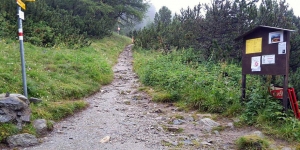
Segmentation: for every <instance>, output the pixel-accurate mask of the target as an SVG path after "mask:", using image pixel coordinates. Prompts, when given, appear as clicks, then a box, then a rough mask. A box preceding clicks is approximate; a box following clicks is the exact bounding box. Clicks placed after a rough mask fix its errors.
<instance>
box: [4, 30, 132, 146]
mask: <svg viewBox="0 0 300 150" xmlns="http://www.w3.org/2000/svg"><path fill="white" fill-rule="evenodd" d="M130 42H131V40H130V39H129V38H126V37H123V36H119V35H117V34H113V35H112V36H111V37H106V38H104V39H101V40H94V41H93V43H92V45H91V46H89V47H85V48H81V49H67V48H64V47H55V48H42V47H36V46H33V45H31V44H29V43H26V42H25V44H24V46H25V61H26V73H27V87H28V97H36V98H40V99H42V100H43V102H42V103H40V104H32V105H31V109H32V117H31V119H32V120H33V119H37V118H44V119H47V120H55V121H57V120H60V119H62V118H64V117H66V116H68V115H72V114H73V113H74V112H76V111H79V110H82V109H84V108H85V107H86V106H87V103H86V102H85V101H83V100H82V98H83V97H85V96H88V95H91V94H93V93H95V92H96V91H98V90H99V89H100V88H101V86H102V85H105V84H108V83H110V82H111V81H112V80H113V71H112V66H113V65H114V64H115V63H116V62H117V58H118V55H119V54H120V52H121V51H122V50H123V48H124V47H125V46H126V45H128V44H129V43H130ZM0 49H1V51H0V55H1V57H0V62H1V64H0V93H6V92H10V93H21V94H23V89H22V74H21V67H20V66H21V65H20V64H21V62H20V52H19V42H18V41H12V40H7V39H2V38H1V39H0ZM19 132H27V133H34V129H32V126H31V125H28V126H26V127H24V129H23V131H16V130H15V127H14V125H12V124H0V137H1V138H0V141H1V140H2V139H4V138H5V137H7V136H9V135H12V134H15V133H19Z"/></svg>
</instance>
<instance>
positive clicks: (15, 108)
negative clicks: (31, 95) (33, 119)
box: [0, 94, 31, 128]
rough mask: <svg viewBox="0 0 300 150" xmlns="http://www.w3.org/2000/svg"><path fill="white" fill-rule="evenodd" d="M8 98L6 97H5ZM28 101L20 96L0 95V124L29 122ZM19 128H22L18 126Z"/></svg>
mask: <svg viewBox="0 0 300 150" xmlns="http://www.w3.org/2000/svg"><path fill="white" fill-rule="evenodd" d="M7 96H8V97H7ZM28 103H29V101H28V99H27V98H26V97H25V96H23V95H21V94H9V95H7V94H1V95H0V122H1V123H7V122H14V121H17V122H18V123H19V124H22V122H30V115H31V110H30V108H29V105H28ZM19 127H20V128H21V127H22V126H21V125H19Z"/></svg>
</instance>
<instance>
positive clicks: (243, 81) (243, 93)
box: [241, 74, 246, 103]
mask: <svg viewBox="0 0 300 150" xmlns="http://www.w3.org/2000/svg"><path fill="white" fill-rule="evenodd" d="M245 99H246V75H245V74H243V75H242V98H241V103H244V102H245Z"/></svg>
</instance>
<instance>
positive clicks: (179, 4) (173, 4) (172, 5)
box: [150, 0, 300, 16]
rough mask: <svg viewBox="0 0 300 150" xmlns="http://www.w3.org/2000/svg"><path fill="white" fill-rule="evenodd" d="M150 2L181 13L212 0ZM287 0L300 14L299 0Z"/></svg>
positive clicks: (159, 0)
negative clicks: (182, 10) (181, 10)
mask: <svg viewBox="0 0 300 150" xmlns="http://www.w3.org/2000/svg"><path fill="white" fill-rule="evenodd" d="M278 1H279V0H278ZM150 2H151V3H152V4H153V5H154V6H155V8H156V10H157V11H158V10H159V9H160V8H161V7H162V6H167V7H168V8H169V9H170V10H171V11H172V13H175V12H176V13H179V12H180V9H181V8H184V9H186V8H187V7H188V6H190V7H194V6H195V5H197V4H199V3H210V2H211V0H150ZM286 2H287V3H288V4H289V5H290V7H291V8H293V10H294V14H295V15H297V16H300V5H298V3H299V0H286Z"/></svg>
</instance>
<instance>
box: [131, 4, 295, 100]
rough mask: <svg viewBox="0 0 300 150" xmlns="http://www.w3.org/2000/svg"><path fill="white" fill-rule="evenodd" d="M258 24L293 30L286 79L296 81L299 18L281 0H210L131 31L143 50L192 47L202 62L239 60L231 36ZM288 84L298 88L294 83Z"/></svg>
mask: <svg viewBox="0 0 300 150" xmlns="http://www.w3.org/2000/svg"><path fill="white" fill-rule="evenodd" d="M165 9H167V8H164V7H163V8H161V9H160V10H159V12H163V10H165ZM203 12H204V13H203ZM158 16H159V15H158ZM156 18H159V17H156ZM258 25H266V26H275V27H279V28H286V29H293V30H295V32H292V34H291V49H290V51H291V52H290V53H291V55H290V70H291V79H290V80H291V81H297V80H296V79H298V78H299V76H300V75H299V71H298V72H297V71H296V70H297V68H299V67H300V59H299V55H300V44H299V43H300V34H299V33H300V30H299V29H300V19H299V17H298V16H295V15H294V13H293V9H291V8H290V7H289V5H288V3H286V1H284V0H280V1H274V0H262V2H261V3H260V4H259V5H258V0H213V1H212V4H198V5H196V6H194V7H193V8H189V7H188V8H187V9H182V10H181V12H180V13H179V14H175V16H174V17H173V18H172V21H171V23H170V24H168V25H161V23H160V22H158V21H156V20H155V21H154V23H153V25H151V26H149V27H147V28H144V29H142V30H138V31H134V32H132V33H131V34H132V35H133V36H134V37H135V44H136V45H137V46H140V47H142V48H144V49H163V50H164V51H166V50H168V49H170V47H173V48H175V49H182V48H193V49H194V51H200V52H201V57H204V58H205V61H214V62H219V61H221V62H224V61H230V62H237V63H240V62H241V60H242V51H241V49H242V47H241V46H242V41H235V38H237V37H238V36H239V35H242V34H244V33H245V32H247V31H249V30H251V29H253V28H254V27H256V26H258ZM290 83H291V86H293V87H295V88H296V90H297V91H300V89H299V87H300V84H299V83H298V82H290ZM298 97H300V95H299V94H298Z"/></svg>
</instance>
